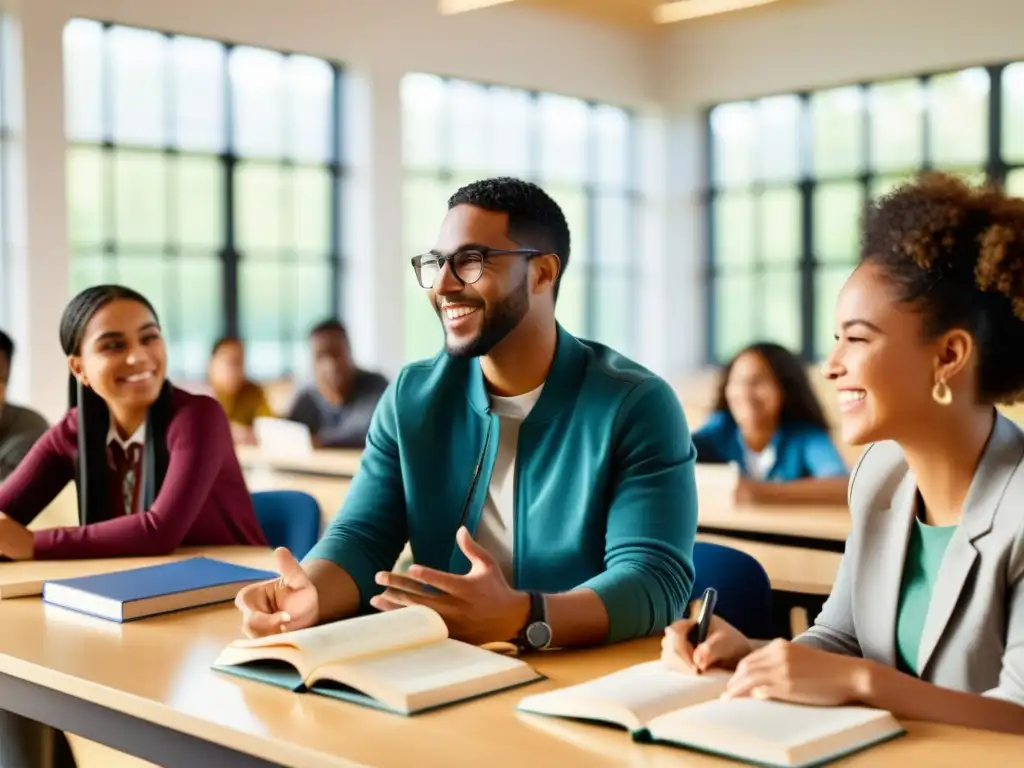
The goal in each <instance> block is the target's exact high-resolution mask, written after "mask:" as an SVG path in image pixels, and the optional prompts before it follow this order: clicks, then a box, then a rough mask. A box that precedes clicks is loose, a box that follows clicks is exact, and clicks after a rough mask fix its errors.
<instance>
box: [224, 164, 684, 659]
mask: <svg viewBox="0 0 1024 768" xmlns="http://www.w3.org/2000/svg"><path fill="white" fill-rule="evenodd" d="M568 264H569V230H568V226H567V224H566V221H565V217H564V215H563V213H562V211H561V209H560V208H559V207H558V205H557V204H556V203H555V201H554V200H552V199H551V198H550V197H549V196H548V195H547V194H546V193H545V192H544V191H543V190H541V189H540V188H539V187H537V186H535V185H533V184H530V183H527V182H524V181H519V180H517V179H509V178H499V179H488V180H485V181H480V182H476V183H473V184H470V185H468V186H466V187H464V188H462V189H460V190H459V191H458V192H456V193H455V195H454V196H452V198H451V199H450V201H449V210H448V214H447V216H446V217H445V219H444V222H443V223H442V225H441V232H440V236H439V238H438V241H437V244H436V245H435V247H434V248H433V249H432V250H431V251H429V252H427V253H423V254H421V255H419V256H416V257H415V258H413V259H412V267H413V269H414V271H415V273H416V277H417V279H418V281H419V283H420V285H421V286H422V287H423V289H424V290H425V292H426V299H427V300H428V301H429V302H430V303H431V306H432V307H433V308H434V309H435V310H436V312H437V315H438V317H439V319H440V321H441V324H442V327H443V329H444V334H445V349H444V350H443V351H442V352H440V353H439V354H438V355H437V356H436V357H434V358H433V359H431V360H425V361H421V362H418V363H413V364H411V365H408V366H406V367H405V368H404V370H402V372H401V373H400V374H399V376H398V377H397V379H396V380H395V381H393V382H392V383H391V384H390V385H389V387H388V389H387V391H386V392H385V394H384V396H383V398H382V399H381V402H380V404H379V405H378V407H377V410H376V412H375V414H374V417H373V421H372V424H371V426H370V430H369V434H368V436H367V441H366V450H365V451H364V453H363V457H362V466H361V468H360V471H359V474H358V475H357V476H356V478H355V479H354V481H353V483H352V487H351V489H350V490H349V493H348V495H347V497H346V499H345V503H344V506H343V507H342V509H341V512H340V513H339V514H338V515H337V517H335V519H334V520H333V522H332V523H331V526H330V528H329V529H328V531H327V532H326V534H325V536H324V538H323V540H322V541H321V542H320V543H319V544H318V545H317V546H316V547H315V548H314V550H313V551H312V552H310V554H309V555H308V556H307V557H306V559H305V561H304V562H303V563H302V565H301V566H300V565H299V564H298V563H296V562H295V560H294V559H293V558H291V557H290V555H288V554H287V553H284V552H282V553H279V558H280V560H279V567H280V570H281V573H282V576H283V581H284V582H286V584H287V586H286V588H284V589H281V588H280V585H281V581H282V580H277V581H275V582H270V583H267V584H261V585H254V586H252V587H249V588H247V589H245V590H243V591H242V592H241V593H240V594H239V596H238V600H237V604H238V606H239V608H240V609H241V611H242V614H243V628H244V630H245V631H246V633H248V634H249V635H253V636H257V635H267V634H271V633H275V632H279V631H282V630H286V629H288V630H290V629H297V628H300V627H305V626H309V625H312V624H314V623H316V622H325V621H331V620H334V619H338V618H341V617H343V616H346V615H351V614H353V613H356V612H357V611H363V610H368V609H370V608H376V609H378V610H382V611H388V610H392V609H395V608H401V607H403V606H407V605H414V604H422V605H427V606H429V607H431V608H433V609H435V610H437V611H438V612H439V613H440V614H441V616H442V617H443V618H444V620H445V622H446V623H447V625H448V628H449V631H450V633H451V634H452V635H453V636H454V637H456V638H458V639H462V640H465V641H469V642H477V643H484V642H491V641H512V642H515V643H517V644H519V645H520V646H521V647H524V648H527V649H537V648H543V647H546V646H548V645H549V644H555V645H559V646H565V645H580V644H588V643H597V642H604V641H616V640H623V639H626V638H631V637H638V636H643V635H649V634H651V633H652V632H656V631H659V628H662V627H664V626H665V625H667V624H668V623H669V622H671V621H672V620H673V619H675V618H676V617H678V616H680V615H682V613H683V612H684V610H685V607H686V605H687V603H688V601H689V598H690V591H691V589H692V585H693V578H694V570H693V562H692V548H693V541H694V536H695V534H696V525H697V495H696V487H695V480H694V460H695V457H696V454H695V451H694V448H693V443H692V441H691V439H690V433H689V430H688V429H687V425H686V420H685V418H684V416H683V412H682V408H681V406H680V403H679V400H678V398H677V397H676V395H675V393H674V392H673V391H672V389H671V388H670V387H669V385H668V384H667V383H666V382H665V381H664V380H662V379H660V378H658V377H657V376H655V375H654V374H652V373H651V372H650V371H647V370H646V369H644V368H642V367H641V366H639V365H637V364H636V363H634V362H633V361H631V360H628V359H627V358H625V357H623V356H622V355H620V354H618V353H616V352H614V351H612V350H610V349H608V348H606V347H604V346H602V345H600V344H596V343H593V342H588V341H583V340H581V339H578V338H576V337H574V336H572V335H571V334H570V333H568V332H567V331H566V330H565V329H564V328H562V327H561V326H560V325H559V323H558V322H557V321H556V319H555V301H556V298H557V295H558V288H559V284H560V281H561V278H562V275H563V274H564V271H565V269H566V268H567V267H568ZM406 541H409V542H410V544H411V550H412V553H413V557H414V560H415V563H414V564H413V565H412V566H411V567H410V568H409V570H408V572H407V573H396V572H394V571H393V566H394V564H395V561H396V558H397V557H398V555H399V553H400V552H401V551H402V548H403V545H404V544H405V543H406Z"/></svg>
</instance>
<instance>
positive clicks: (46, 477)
mask: <svg viewBox="0 0 1024 768" xmlns="http://www.w3.org/2000/svg"><path fill="white" fill-rule="evenodd" d="M60 341H61V345H62V346H63V347H64V352H65V354H67V356H68V364H69V366H70V368H71V372H72V375H73V379H72V389H71V391H72V398H71V399H72V406H73V407H72V408H71V410H70V411H68V413H67V415H66V416H65V417H64V418H63V419H62V420H61V421H60V422H59V423H57V424H56V425H54V426H53V427H52V428H51V429H50V430H49V431H48V432H47V433H46V434H45V435H44V436H43V437H42V438H40V439H39V440H38V441H37V442H36V444H35V446H34V447H33V448H32V450H31V451H30V452H29V454H28V455H27V456H26V457H25V459H24V460H23V461H22V462H21V464H19V465H18V468H17V470H16V471H15V472H14V474H12V475H11V476H10V477H9V478H8V479H7V480H6V481H4V482H3V483H2V484H0V555H2V556H4V557H6V558H9V559H12V560H27V559H30V558H40V559H41V558H51V559H52V558H64V559H67V558H86V557H91V558H95V557H124V556H137V555H161V554H167V553H169V552H171V551H173V550H174V549H176V548H178V547H180V546H186V545H219V544H223V545H229V544H251V545H257V546H267V542H266V539H265V538H264V536H263V532H262V531H261V529H260V526H259V522H258V521H257V519H256V513H255V511H254V510H253V503H252V498H251V497H250V495H249V492H248V490H247V489H246V485H245V480H244V478H243V476H242V470H241V467H240V466H239V464H238V458H237V457H236V455H235V450H234V445H233V443H232V440H231V430H230V427H229V426H228V420H227V416H226V415H225V413H224V411H223V409H222V408H221V407H220V405H219V404H218V403H217V401H216V400H213V399H212V398H210V397H206V396H201V395H191V394H188V393H187V392H183V391H182V390H180V389H175V388H174V387H172V386H171V385H170V383H169V382H167V380H166V378H165V376H166V369H167V348H166V346H165V344H164V340H163V337H162V336H161V334H160V324H159V321H158V320H157V317H156V312H155V311H154V310H153V307H152V305H150V303H149V302H148V301H147V300H146V299H145V297H143V296H141V295H140V294H138V293H136V292H135V291H132V290H130V289H128V288H124V287H121V286H116V285H102V286H96V287H93V288H88V289H86V290H85V291H83V292H82V293H80V294H78V296H76V297H75V298H74V299H73V300H72V301H71V303H70V304H69V305H68V307H67V309H65V310H64V316H63V317H62V318H61V323H60ZM71 480H74V481H75V484H76V486H77V491H78V512H79V522H80V525H79V526H77V527H72V528H52V529H49V530H42V531H37V532H35V533H33V532H31V531H29V530H28V529H27V528H26V527H25V526H26V525H28V524H29V523H30V522H31V521H32V520H33V519H34V518H35V517H36V515H38V514H39V513H40V512H42V511H43V509H44V508H45V507H46V506H47V505H48V504H49V503H50V502H51V501H52V500H53V499H54V497H56V495H57V494H58V493H59V492H60V491H61V490H62V489H63V488H64V486H66V485H67V484H68V482H70V481H71ZM47 742H49V743H50V746H49V747H44V745H45V744H47ZM40 750H44V751H45V752H48V753H49V754H50V755H51V756H52V764H53V765H58V766H71V765H74V759H73V757H72V756H71V751H70V748H69V747H68V744H67V741H66V739H64V738H63V736H62V735H59V734H57V732H55V731H53V730H52V729H49V728H46V727H44V726H42V725H40V724H39V723H35V722H32V721H30V720H26V719H25V718H22V717H18V716H15V715H12V714H9V713H5V712H0V768H9V767H10V766H22V765H35V764H37V763H38V762H39V761H40V760H41V757H42V752H40Z"/></svg>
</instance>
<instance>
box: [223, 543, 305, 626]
mask: <svg viewBox="0 0 1024 768" xmlns="http://www.w3.org/2000/svg"><path fill="white" fill-rule="evenodd" d="M274 559H275V561H276V569H277V572H278V573H279V574H281V576H280V577H279V578H277V579H274V580H272V581H264V582H262V583H260V584H250V585H249V586H248V587H245V588H244V589H242V590H241V591H240V592H239V593H238V595H237V596H236V597H235V605H236V606H237V607H238V610H240V611H241V612H242V631H243V632H245V634H246V635H247V636H249V637H264V636H266V635H273V634H276V633H278V632H287V631H288V630H291V629H304V628H305V627H311V626H313V625H314V624H316V623H317V621H318V620H319V618H320V602H319V599H318V596H317V592H316V587H315V586H313V582H312V581H310V580H309V576H308V575H306V572H305V571H304V570H302V566H301V565H299V562H298V560H296V559H295V557H294V555H292V553H291V552H289V551H288V550H287V549H285V548H284V547H280V548H278V549H276V550H275V551H274Z"/></svg>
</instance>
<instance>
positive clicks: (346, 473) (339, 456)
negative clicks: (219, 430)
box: [235, 445, 363, 478]
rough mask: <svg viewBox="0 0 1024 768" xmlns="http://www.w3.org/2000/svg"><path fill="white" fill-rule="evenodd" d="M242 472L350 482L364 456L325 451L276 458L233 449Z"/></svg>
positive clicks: (253, 450)
mask: <svg viewBox="0 0 1024 768" xmlns="http://www.w3.org/2000/svg"><path fill="white" fill-rule="evenodd" d="M235 453H236V454H237V455H238V461H239V463H240V464H241V465H242V468H243V469H247V470H249V469H273V470H278V471H281V472H291V473H295V474H303V475H320V476H326V477H343V478H353V477H355V475H356V472H358V471H359V462H360V460H361V458H362V455H363V452H362V451H358V450H340V449H334V448H325V449H322V450H319V451H314V452H313V453H311V454H310V455H308V456H275V455H274V454H273V453H270V452H267V451H264V450H261V449H260V448H258V447H256V446H250V445H238V446H235Z"/></svg>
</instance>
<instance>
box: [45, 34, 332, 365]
mask: <svg viewBox="0 0 1024 768" xmlns="http://www.w3.org/2000/svg"><path fill="white" fill-rule="evenodd" d="M76 21H84V22H89V23H93V24H98V25H100V27H101V29H102V35H103V38H104V40H103V43H102V45H101V53H100V56H101V62H102V64H101V80H100V93H99V98H100V110H101V114H102V118H101V120H102V126H101V136H100V138H99V140H91V139H83V138H81V137H76V136H74V135H73V132H72V131H71V130H70V129H66V134H67V142H66V146H67V150H66V155H67V156H68V157H70V156H71V153H73V152H74V151H75V150H76V149H80V148H90V149H95V150H98V151H99V153H100V156H101V157H102V158H103V165H102V168H103V173H102V174H101V179H100V187H101V189H100V193H101V196H102V203H101V210H102V211H103V216H102V219H103V220H102V221H101V222H100V229H101V231H102V232H101V238H100V240H99V241H98V242H97V243H95V244H94V245H95V246H97V247H96V249H95V251H93V250H92V249H90V248H89V247H85V246H83V244H81V243H77V242H74V241H73V240H72V238H71V237H70V233H69V238H68V249H69V255H70V258H71V259H74V258H76V257H77V256H78V255H79V254H80V253H95V255H97V256H100V257H101V258H102V259H103V260H104V267H103V268H104V269H105V270H108V271H109V270H113V269H116V268H117V267H116V266H115V265H116V264H117V261H118V259H119V258H125V255H124V250H125V248H126V247H127V248H129V249H131V248H132V247H133V244H132V243H130V242H127V243H126V242H122V241H120V240H119V239H118V237H117V233H116V231H115V229H116V225H115V219H116V213H115V211H116V205H117V202H116V188H115V187H116V185H115V184H113V183H111V181H110V179H108V178H106V176H107V175H109V174H108V173H107V169H108V168H112V167H113V163H114V160H115V159H116V157H117V155H118V153H119V152H128V153H133V154H142V153H146V154H152V155H157V156H160V157H162V158H164V159H165V160H167V161H169V162H168V165H167V168H168V169H169V168H171V167H172V163H173V162H174V159H175V158H179V157H182V156H186V157H199V158H207V159H215V160H216V162H217V165H218V170H219V173H221V174H222V182H223V188H222V189H221V191H220V195H221V205H222V206H223V209H222V210H223V220H222V221H220V222H218V225H219V228H220V233H219V238H218V243H219V246H220V247H219V248H217V250H216V257H217V259H218V261H219V264H220V274H221V297H220V299H221V313H220V315H221V317H220V320H221V328H220V329H219V331H218V332H217V333H215V334H214V336H237V337H240V338H242V339H243V341H248V340H249V339H248V338H247V336H246V333H245V328H244V327H243V322H242V307H241V299H240V294H241V290H242V289H241V285H242V277H241V267H242V266H243V264H244V262H245V260H246V258H247V257H246V253H245V249H244V248H243V247H242V246H241V245H240V244H239V242H238V235H237V229H238V221H239V217H238V211H237V209H236V200H237V194H238V188H239V186H240V181H239V179H238V175H237V171H238V167H239V166H240V165H245V164H246V163H253V164H266V165H270V166H273V167H275V168H279V169H282V170H283V171H288V170H291V169H295V168H296V167H315V168H317V169H321V170H325V171H327V173H328V174H329V178H330V190H329V194H328V204H329V210H328V211H327V220H328V226H329V240H328V242H327V248H326V251H325V254H324V256H325V258H326V261H327V264H328V269H329V275H330V286H329V308H328V313H327V314H328V315H329V316H330V317H333V318H341V317H342V316H343V309H344V307H343V296H344V286H343V280H344V278H345V266H346V255H345V249H344V247H343V243H344V235H345V221H344V218H345V214H346V213H347V210H346V207H345V205H344V194H345V190H344V186H345V184H346V182H347V180H348V178H349V176H350V169H349V164H348V162H347V158H346V152H345V139H346V136H345V128H346V126H345V122H346V116H347V115H346V111H345V103H344V101H345V98H344V95H345V87H346V73H345V68H344V66H343V65H342V64H341V63H339V62H337V61H335V60H333V59H328V58H325V57H323V56H319V55H315V54H307V53H303V52H300V51H293V50H285V49H282V48H267V47H265V46H260V45H250V44H248V43H240V42H234V41H230V40H226V39H224V38H220V37H209V36H205V35H191V34H187V33H177V32H170V31H167V30H164V29H159V28H153V27H143V26H138V25H134V24H124V23H120V22H110V21H107V20H104V19H99V18H93V17H77V16H76V17H73V18H72V19H70V20H69V21H68V24H71V23H74V22H76ZM118 28H120V29H132V30H139V31H144V32H148V33H152V34H156V35H159V36H161V37H162V38H164V40H165V41H166V42H167V43H170V42H171V41H173V40H174V39H176V38H185V39H194V40H202V41H203V42H206V43H213V44H216V45H218V46H219V47H220V48H221V49H222V51H223V61H222V68H221V72H220V73H219V75H220V77H222V78H223V80H222V83H221V87H222V92H221V95H220V100H221V107H222V109H223V112H222V118H221V120H222V125H221V128H222V130H223V134H224V135H223V147H222V150H221V151H212V150H198V149H192V148H183V147H181V146H180V144H179V141H178V137H176V136H174V137H171V136H168V137H167V138H165V140H164V141H163V142H161V143H160V144H156V143H138V142H132V141H121V140H117V139H115V138H114V118H113V112H114V108H115V98H116V97H115V85H114V77H115V74H114V67H113V66H112V64H111V61H110V59H111V50H112V49H111V47H110V44H109V42H107V36H108V35H109V34H110V32H111V30H113V29H118ZM235 48H253V49H257V50H264V51H269V52H272V53H274V54H278V55H280V56H282V57H284V58H285V59H286V60H287V59H288V58H289V57H292V56H302V57H304V58H311V59H317V60H319V61H321V62H323V63H324V64H326V65H327V66H328V67H329V68H330V70H331V97H330V116H331V120H332V122H333V126H332V128H333V130H331V131H330V134H329V140H330V144H329V158H328V159H327V160H326V161H323V160H317V161H310V160H302V159H299V160H296V159H295V158H293V157H290V156H289V155H288V154H287V153H285V152H280V153H277V154H266V155H264V154H259V155H255V154H246V153H244V152H242V151H239V149H238V147H237V137H236V135H235V122H234V120H235V107H234V99H235V93H234V91H235V89H234V86H233V83H232V77H231V52H232V51H233V50H234V49H235ZM162 68H163V75H164V77H165V78H167V79H168V80H171V81H173V79H174V74H173V64H171V63H170V62H169V61H165V62H164V63H163V64H162ZM67 87H68V83H65V88H67ZM173 96H174V93H173V88H167V89H166V91H165V95H164V100H165V101H164V108H165V110H166V111H165V115H164V118H165V120H167V121H168V122H171V121H173V119H174V115H175V113H176V108H177V105H176V104H175V103H174V101H173ZM66 188H67V187H66ZM163 205H164V212H165V217H166V219H165V220H166V221H168V222H171V221H173V216H172V215H171V214H172V212H173V208H174V205H175V201H174V200H173V199H172V195H166V196H165V198H164V203H163ZM168 230H169V231H168V232H167V233H166V234H165V236H164V238H163V242H162V243H160V245H158V246H155V247H153V250H152V253H151V254H149V253H147V255H146V258H149V257H152V258H154V259H176V258H181V257H182V252H183V251H184V252H188V251H189V250H190V246H188V245H184V246H183V245H182V244H181V243H180V242H178V241H177V240H176V236H175V235H176V233H175V232H174V230H173V229H172V228H170V227H169V228H168ZM277 253H278V256H277V257H276V260H277V261H279V262H280V263H281V264H285V263H286V260H288V259H289V258H291V259H295V257H296V254H295V252H294V249H293V248H288V247H281V248H278V249H277ZM128 258H135V257H133V256H129V257H128ZM249 258H253V260H254V261H258V260H259V257H255V258H254V257H249ZM301 258H305V257H302V256H300V257H299V259H301ZM295 260H296V261H297V259H295ZM185 292H186V291H185V289H184V288H182V287H181V286H179V288H178V291H177V293H178V295H177V296H176V297H175V300H174V301H172V302H170V303H171V307H165V308H162V316H161V320H162V321H163V324H164V325H165V326H166V325H170V326H171V328H172V329H173V328H175V327H180V326H181V325H182V317H181V304H182V301H181V296H182V295H184V293H185ZM168 310H170V311H168ZM164 314H168V315H170V317H169V318H164V317H163V315H164ZM168 320H170V323H168ZM303 339H304V336H301V337H299V338H295V337H294V334H291V333H289V332H288V329H286V328H285V327H281V328H280V333H279V336H278V340H279V341H280V342H281V343H282V345H283V349H287V348H288V345H290V344H294V343H296V342H298V341H300V340H303ZM177 340H178V341H182V342H184V341H187V339H186V338H184V334H182V338H180V339H177ZM281 362H282V365H281V368H280V370H279V371H278V374H277V375H278V376H292V375H294V374H295V370H294V368H293V365H292V363H293V360H292V356H291V355H289V354H287V353H284V354H283V355H282V360H281ZM169 368H170V370H171V372H172V373H174V372H180V371H181V370H182V369H183V366H182V364H181V363H180V362H179V361H175V360H173V359H172V360H169ZM190 373H193V372H190ZM183 379H189V380H191V379H194V376H185V377H183Z"/></svg>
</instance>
